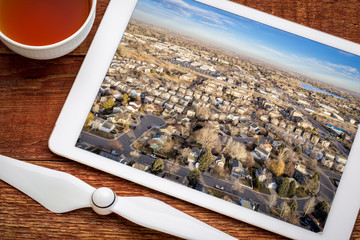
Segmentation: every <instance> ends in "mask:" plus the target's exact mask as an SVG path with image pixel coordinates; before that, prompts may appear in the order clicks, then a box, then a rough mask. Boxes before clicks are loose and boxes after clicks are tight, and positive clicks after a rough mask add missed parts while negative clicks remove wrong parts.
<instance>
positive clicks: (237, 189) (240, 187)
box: [231, 179, 244, 192]
mask: <svg viewBox="0 0 360 240" xmlns="http://www.w3.org/2000/svg"><path fill="white" fill-rule="evenodd" d="M231 190H232V191H233V192H243V191H244V186H243V185H242V184H241V183H240V182H239V180H238V179H236V181H235V182H234V183H233V184H232V186H231Z"/></svg>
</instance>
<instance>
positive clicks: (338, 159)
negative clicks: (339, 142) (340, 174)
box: [335, 155, 347, 165]
mask: <svg viewBox="0 0 360 240" xmlns="http://www.w3.org/2000/svg"><path fill="white" fill-rule="evenodd" d="M335 161H336V162H338V163H341V164H344V165H345V164H346V162H347V159H346V158H345V157H344V156H340V155H336V156H335Z"/></svg>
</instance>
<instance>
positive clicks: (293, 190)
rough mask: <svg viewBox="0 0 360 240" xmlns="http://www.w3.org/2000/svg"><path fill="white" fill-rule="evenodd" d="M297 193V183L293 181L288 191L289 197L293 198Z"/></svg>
mask: <svg viewBox="0 0 360 240" xmlns="http://www.w3.org/2000/svg"><path fill="white" fill-rule="evenodd" d="M295 192H296V183H295V181H291V182H290V185H289V190H288V194H287V196H288V197H293V196H294V195H295Z"/></svg>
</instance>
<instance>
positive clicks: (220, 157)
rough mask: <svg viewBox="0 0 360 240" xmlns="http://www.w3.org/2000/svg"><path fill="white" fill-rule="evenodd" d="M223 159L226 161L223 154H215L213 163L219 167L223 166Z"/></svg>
mask: <svg viewBox="0 0 360 240" xmlns="http://www.w3.org/2000/svg"><path fill="white" fill-rule="evenodd" d="M225 161H226V159H225V157H224V155H222V154H219V155H218V156H217V158H216V159H215V164H216V165H217V166H219V167H220V168H224V166H225Z"/></svg>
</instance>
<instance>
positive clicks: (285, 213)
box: [280, 201, 291, 220]
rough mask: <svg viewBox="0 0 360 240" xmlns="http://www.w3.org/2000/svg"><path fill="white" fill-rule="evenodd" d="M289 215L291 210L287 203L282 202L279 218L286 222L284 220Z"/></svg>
mask: <svg viewBox="0 0 360 240" xmlns="http://www.w3.org/2000/svg"><path fill="white" fill-rule="evenodd" d="M290 213H291V209H290V207H289V205H288V204H287V202H285V201H283V202H282V203H281V205H280V217H281V218H282V219H284V220H286V218H287V217H288V216H289V214H290Z"/></svg>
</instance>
